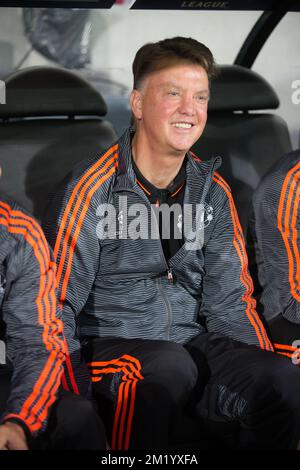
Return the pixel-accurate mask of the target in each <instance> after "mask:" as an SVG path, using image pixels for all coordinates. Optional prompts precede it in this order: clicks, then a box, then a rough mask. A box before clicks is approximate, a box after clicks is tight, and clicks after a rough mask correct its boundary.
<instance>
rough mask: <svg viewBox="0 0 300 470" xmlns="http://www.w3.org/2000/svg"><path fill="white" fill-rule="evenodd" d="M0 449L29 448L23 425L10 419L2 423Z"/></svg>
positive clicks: (0, 427)
mask: <svg viewBox="0 0 300 470" xmlns="http://www.w3.org/2000/svg"><path fill="white" fill-rule="evenodd" d="M0 450H28V445H27V442H26V437H25V433H24V430H23V429H22V427H21V426H19V425H18V424H16V423H11V422H9V421H8V422H6V423H4V424H1V425H0Z"/></svg>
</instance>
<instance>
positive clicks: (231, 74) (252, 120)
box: [193, 65, 292, 231]
mask: <svg viewBox="0 0 300 470" xmlns="http://www.w3.org/2000/svg"><path fill="white" fill-rule="evenodd" d="M278 106H279V99H278V97H277V95H276V93H275V91H274V90H273V89H272V87H271V86H270V84H269V83H268V82H267V81H266V80H265V79H263V78H262V77H261V76H260V75H259V74H257V73H255V72H253V71H252V70H249V69H247V68H244V67H241V66H237V65H231V66H220V74H219V75H218V77H217V78H216V79H215V80H214V81H213V83H212V86H211V100H210V103H209V113H208V121H207V125H206V128H205V131H204V133H203V135H202V136H201V137H200V139H199V140H198V141H197V142H196V144H195V145H194V147H193V151H194V152H195V153H196V154H197V155H198V156H199V157H200V158H202V159H208V158H211V157H212V156H216V155H220V156H221V157H222V160H223V163H222V166H221V168H220V170H219V173H220V174H221V175H222V176H223V177H224V178H225V179H226V181H227V182H228V183H229V184H230V186H231V188H232V193H233V196H234V200H235V203H236V206H237V210H238V213H239V217H240V220H241V224H242V227H243V229H244V231H246V228H247V225H248V218H249V215H250V212H251V198H252V194H253V191H254V190H255V189H256V187H257V185H258V183H259V182H260V180H261V178H262V176H263V175H264V174H265V173H266V172H267V171H268V170H269V169H270V167H271V166H272V165H273V164H274V162H275V161H277V160H278V159H279V158H280V157H281V155H283V154H284V153H286V152H289V151H290V150H291V149H292V147H291V141H290V136H289V132H288V128H287V125H286V123H285V121H284V120H283V119H281V118H280V117H279V116H276V115H274V114H271V113H266V112H264V110H270V109H276V108H277V107H278ZM257 111H259V112H257ZM262 111H263V112H262Z"/></svg>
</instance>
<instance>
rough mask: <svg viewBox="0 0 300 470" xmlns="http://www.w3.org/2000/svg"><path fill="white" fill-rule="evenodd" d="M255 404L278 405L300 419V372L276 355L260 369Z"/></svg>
mask: <svg viewBox="0 0 300 470" xmlns="http://www.w3.org/2000/svg"><path fill="white" fill-rule="evenodd" d="M253 390H254V393H255V396H254V397H253V402H254V403H256V404H257V406H258V405H259V404H261V403H263V402H264V403H273V404H275V403H278V406H279V405H280V407H281V408H285V409H286V410H290V411H291V412H292V413H296V414H297V416H298V418H300V399H299V393H298V392H297V391H298V390H300V370H299V369H298V368H297V367H296V366H295V365H294V364H292V362H291V361H289V360H288V359H286V358H284V357H280V356H276V355H274V356H273V357H272V358H271V360H270V361H268V362H266V363H265V364H262V365H261V367H259V368H258V371H257V374H256V376H255V379H254V381H253Z"/></svg>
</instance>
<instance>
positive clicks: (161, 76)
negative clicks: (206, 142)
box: [131, 64, 209, 155]
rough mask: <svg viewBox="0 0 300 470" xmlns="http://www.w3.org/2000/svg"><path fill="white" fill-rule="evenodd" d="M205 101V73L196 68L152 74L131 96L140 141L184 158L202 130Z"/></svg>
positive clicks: (178, 67) (177, 67) (182, 67)
mask: <svg viewBox="0 0 300 470" xmlns="http://www.w3.org/2000/svg"><path fill="white" fill-rule="evenodd" d="M208 98H209V83H208V77H207V73H206V71H205V70H204V69H203V68H202V67H200V66H198V65H193V64H180V65H175V66H172V67H170V68H166V69H163V70H160V71H158V72H153V73H152V74H150V75H149V77H147V78H146V79H145V81H144V83H142V85H141V88H140V90H133V92H132V96H131V105H132V111H133V113H134V115H135V117H136V119H137V120H138V122H139V124H138V133H139V137H140V138H141V140H140V141H141V142H142V143H143V145H146V146H147V147H148V148H149V149H150V150H151V151H152V152H153V151H155V152H156V153H157V154H161V155H171V154H173V155H184V154H185V153H186V152H187V151H188V150H189V149H190V148H191V147H192V145H193V144H194V143H195V142H196V141H197V140H198V139H199V137H200V136H201V134H202V132H203V130H204V127H205V124H206V119H207V105H208Z"/></svg>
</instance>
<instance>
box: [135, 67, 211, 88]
mask: <svg viewBox="0 0 300 470" xmlns="http://www.w3.org/2000/svg"><path fill="white" fill-rule="evenodd" d="M191 85H192V86H193V87H195V88H197V89H199V90H198V91H205V90H206V91H209V80H208V75H207V72H206V70H205V69H204V68H203V67H201V65H197V64H177V65H173V66H172V67H165V68H163V69H160V70H155V71H153V72H151V73H150V74H149V75H147V76H146V77H145V78H144V79H143V80H142V82H141V84H140V87H139V89H140V90H141V91H145V90H146V89H148V88H152V87H162V88H163V87H168V86H175V87H178V88H186V87H188V86H191Z"/></svg>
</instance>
